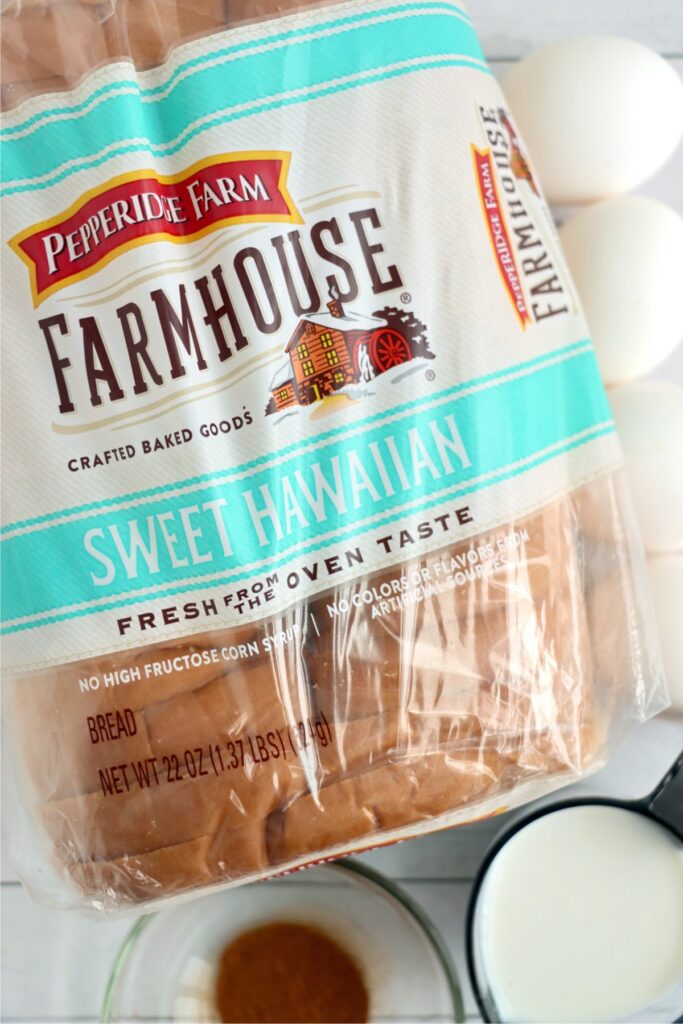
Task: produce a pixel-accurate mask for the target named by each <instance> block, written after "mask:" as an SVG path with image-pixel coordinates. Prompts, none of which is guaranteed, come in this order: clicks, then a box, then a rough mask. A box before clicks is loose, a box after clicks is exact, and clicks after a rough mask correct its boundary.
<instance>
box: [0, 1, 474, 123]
mask: <svg viewBox="0 0 683 1024" xmlns="http://www.w3.org/2000/svg"><path fill="white" fill-rule="evenodd" d="M425 7H429V8H431V9H432V10H442V11H449V12H450V13H451V14H453V15H454V16H455V17H459V18H461V19H462V20H463V21H464V22H467V23H469V22H470V18H469V16H468V15H467V14H466V13H465V12H464V11H461V10H460V9H459V8H457V7H455V6H454V5H453V4H448V3H425V2H424V0H423V2H422V3H412V4H395V5H394V6H392V7H382V8H377V9H374V10H370V11H362V12H359V13H356V14H350V15H348V16H347V17H345V18H335V19H334V20H333V21H326V22H319V23H316V24H313V25H310V24H309V25H307V26H306V27H305V28H298V29H290V30H289V31H288V32H277V33H275V34H274V35H270V36H263V37H261V36H259V38H258V39H251V40H248V41H247V42H244V43H237V44H236V45H235V46H226V47H223V48H221V49H219V50H212V51H211V52H210V53H205V54H202V55H201V56H199V57H194V58H193V59H192V60H188V61H185V62H184V63H183V64H179V65H178V67H176V68H174V70H173V72H172V74H170V75H169V77H168V78H167V79H165V80H164V81H163V82H162V83H161V84H160V85H156V86H153V87H152V88H149V89H143V88H140V82H139V79H138V78H124V79H120V80H119V81H116V82H110V83H109V84H108V85H103V86H101V87H100V88H99V89H95V90H94V92H92V93H91V94H90V95H89V96H88V97H87V99H84V100H83V101H82V102H81V103H74V104H71V105H69V106H62V107H50V108H48V109H46V110H40V111H38V113H36V114H33V116H32V117H29V118H27V120H25V121H21V122H20V123H19V124H16V125H11V126H10V127H8V128H2V129H0V138H6V137H8V136H12V135H18V134H20V133H21V132H25V131H27V130H28V129H29V128H31V127H32V126H33V125H35V124H38V123H39V122H41V121H46V120H48V118H51V117H58V116H60V115H63V114H70V115H71V116H73V115H75V114H79V113H80V112H81V111H83V110H85V109H86V108H87V107H89V106H90V105H91V104H92V103H94V102H96V101H97V100H98V99H100V98H101V97H102V96H106V95H108V94H109V93H112V92H120V91H122V90H124V89H136V90H138V92H139V94H140V97H141V98H142V99H143V100H153V99H154V98H155V97H156V96H158V95H159V94H160V93H162V92H163V93H166V92H168V93H170V91H171V90H172V89H173V86H174V83H175V82H177V80H178V78H179V77H180V76H181V75H182V74H184V73H185V72H186V71H191V70H193V69H195V68H199V67H201V66H202V65H204V64H207V63H209V61H215V60H219V59H220V58H221V57H230V56H235V55H237V54H239V53H245V52H247V51H249V50H254V49H256V48H261V47H263V46H271V45H276V44H278V43H284V42H288V41H291V40H294V39H297V38H298V37H301V36H304V35H310V34H311V33H312V32H317V31H319V30H321V29H324V30H325V31H330V30H334V29H337V28H342V27H343V26H345V25H354V24H356V23H358V22H363V21H369V20H371V19H376V18H383V17H387V16H389V15H392V14H407V13H410V12H416V13H420V12H422V11H424V9H425Z"/></svg>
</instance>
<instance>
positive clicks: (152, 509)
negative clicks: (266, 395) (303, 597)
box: [2, 350, 611, 620]
mask: <svg viewBox="0 0 683 1024" xmlns="http://www.w3.org/2000/svg"><path fill="white" fill-rule="evenodd" d="M449 415H451V416H453V417H454V418H455V422H456V423H457V427H458V430H459V432H460V435H461V437H462V440H463V442H464V445H465V448H466V451H467V453H468V455H469V458H470V460H471V461H470V465H469V466H463V465H462V464H461V463H460V462H459V461H458V460H457V459H456V458H455V457H454V456H451V464H450V465H449V466H448V467H447V468H443V466H442V459H441V457H440V455H439V451H438V447H437V445H436V443H435V440H434V435H433V433H432V429H433V428H436V429H437V430H438V431H439V432H440V433H441V434H442V435H448V433H449V428H448V420H447V417H448V416H449ZM610 420H611V417H610V412H609V406H608V404H607V400H606V397H605V394H604V391H603V389H602V386H601V384H600V379H599V374H598V372H597V367H596V362H595V357H594V354H593V352H592V351H590V350H589V351H586V352H582V353H579V354H577V355H575V356H574V357H573V358H570V359H567V360H565V361H563V362H559V363H554V364H552V365H549V366H544V367H541V368H539V369H537V370H535V371H533V372H531V373H529V374H528V375H526V376H523V377H516V378H514V379H513V380H507V381H504V382H502V383H499V384H497V385H495V386H491V387H488V388H486V389H483V390H480V391H476V392H474V393H469V394H463V395H461V396H460V397H456V398H454V399H453V400H451V401H448V402H444V403H443V404H442V405H440V406H438V407H436V408H432V409H428V410H422V411H417V410H416V411H415V412H414V413H413V415H412V417H411V418H410V419H408V420H406V421H401V422H400V423H398V424H397V423H393V422H390V423H386V422H385V423H381V424H379V425H378V426H376V427H374V428H373V429H371V430H366V431H364V432H362V433H360V434H357V435H355V436H352V437H346V438H343V439H340V440H338V441H337V443H336V444H334V445H331V446H328V447H327V448H326V449H324V450H323V451H320V450H316V451H315V452H314V453H312V454H311V453H306V454H297V455H295V456H293V457H292V458H290V459H289V460H287V462H285V463H283V464H280V465H278V466H275V467H271V468H266V469H262V470H259V471H257V472H256V473H254V474H253V475H252V476H250V477H249V478H248V479H246V480H227V481H223V482H221V483H215V484H213V485H212V486H211V487H210V488H205V489H202V490H201V491H200V492H199V493H197V492H195V493H194V494H192V493H191V494H184V495H181V496H178V495H176V496H172V497H166V498H162V499H160V500H158V501H155V502H151V503H149V504H147V505H145V506H144V508H142V509H138V510H126V509H118V510H110V511H108V512H103V513H102V514H101V515H99V516H98V517H97V518H96V519H87V520H86V521H82V520H78V519H77V520H71V521H70V522H67V523H57V524H55V525H53V526H51V527H49V528H48V529H44V530H42V531H40V532H37V533H28V534H21V535H18V536H15V537H10V538H8V539H6V540H5V541H4V542H3V547H4V549H5V550H4V554H3V559H2V577H3V594H4V601H3V614H4V618H5V620H11V619H15V618H21V617H24V616H31V615H36V614H39V613H45V612H57V611H59V610H60V609H62V608H65V607H68V606H71V605H74V604H78V603H81V602H86V601H94V600H106V599H109V598H112V597H115V596H117V595H121V594H123V593H128V592H135V591H139V590H147V589H149V588H153V587H155V586H158V584H159V583H162V582H172V581H173V580H178V581H179V582H180V581H182V580H183V579H186V580H189V579H190V578H193V577H197V576H200V575H202V576H208V575H211V574H214V573H216V572H220V571H221V570H225V571H231V570H234V571H239V570H243V569H244V568H245V567H246V566H249V565H253V564H254V563H255V562H257V561H260V560H262V559H264V558H265V557H268V558H269V566H268V571H270V568H271V566H272V565H273V564H275V563H276V562H277V563H278V564H283V561H284V560H286V559H287V558H290V559H291V558H295V559H298V558H299V557H300V555H301V553H300V552H296V553H295V552H294V549H295V548H298V547H299V546H300V545H301V546H302V547H304V548H305V547H306V546H307V545H310V544H311V543H315V542H316V541H317V542H319V544H318V546H322V545H323V544H324V545H327V544H330V543H333V539H328V538H327V537H326V539H325V540H324V541H322V540H321V537H322V536H323V535H327V534H329V533H330V532H333V533H334V534H335V535H336V536H337V539H339V538H340V537H341V536H342V535H347V534H350V535H356V536H357V535H358V532H359V530H362V529H363V527H362V526H361V525H360V524H361V523H362V522H363V521H364V520H366V519H367V518H368V517H370V516H373V515H377V514H378V513H379V514H381V515H391V514H394V515H399V514H400V513H399V510H400V509H401V508H402V507H404V506H405V504H406V499H407V500H408V501H409V502H411V503H412V502H415V501H416V502H421V501H422V502H429V501H430V500H433V494H434V491H435V490H437V489H438V490H443V489H445V488H449V487H460V486H462V485H466V484H468V483H470V484H472V486H473V489H476V488H478V487H479V486H480V485H479V484H477V483H476V480H477V478H479V477H481V476H482V475H484V474H500V473H504V472H506V471H508V470H509V469H510V467H512V466H514V464H516V463H518V462H519V461H520V460H522V459H534V458H538V457H541V458H543V457H548V456H546V455H543V453H545V451H546V449H548V448H550V447H551V446H553V445H558V444H563V443H566V442H567V441H568V440H569V439H572V438H574V437H575V436H576V435H578V434H580V433H582V432H583V431H587V430H591V429H594V428H596V427H598V426H602V425H604V424H605V423H607V422H610ZM413 429H414V430H415V431H416V436H419V439H420V441H421V443H422V445H423V449H424V451H425V452H427V453H428V456H429V458H430V459H431V461H432V463H434V464H435V465H436V466H439V467H441V469H442V472H441V473H440V475H439V478H438V480H437V481H435V480H434V478H433V476H432V475H431V474H430V473H429V472H426V473H423V475H422V479H421V480H419V482H417V483H415V484H414V485H413V486H412V487H411V489H410V491H409V492H406V491H405V490H404V489H403V483H402V480H401V477H400V474H399V473H397V471H396V469H395V468H394V467H392V465H391V464H390V461H389V460H388V459H386V457H385V461H386V469H387V472H388V473H389V476H390V478H391V480H392V485H393V493H390V494H386V493H382V492H385V490H386V489H385V488H384V486H383V481H382V479H381V478H380V476H379V474H378V472H377V469H376V467H375V466H374V463H373V462H372V459H371V457H370V454H369V452H370V448H369V446H370V445H371V444H376V445H378V447H379V449H380V450H381V451H382V452H384V453H386V452H387V451H388V446H387V440H388V439H389V438H391V439H393V442H394V444H395V445H396V448H397V449H398V452H399V455H400V458H401V462H402V463H403V464H404V465H406V466H409V465H410V464H411V458H412V455H411V447H410V445H411V443H412V442H411V431H412V430H413ZM354 457H355V458H356V459H357V460H359V461H360V462H361V463H362V465H363V466H364V468H365V471H366V474H367V476H368V477H369V478H370V479H371V480H372V483H373V484H374V486H375V488H376V489H377V491H379V492H380V493H382V497H381V500H376V499H375V500H373V498H372V496H371V495H370V494H369V493H368V492H367V491H364V492H362V493H360V494H359V495H357V500H355V501H354V500H353V498H354V492H353V490H352V488H351V480H350V475H349V471H348V465H349V460H350V459H351V458H354ZM549 457H555V456H554V455H553V456H549ZM336 459H338V460H339V463H338V464H339V467H340V471H341V480H342V485H343V491H344V495H345V497H346V509H345V510H341V511H338V510H335V509H334V508H333V506H332V504H331V503H330V502H329V501H328V502H326V506H325V518H324V519H323V520H322V522H317V521H315V520H314V519H313V516H312V514H311V513H310V510H308V511H309V518H310V520H311V521H309V522H308V523H305V524H304V523H301V522H299V521H296V522H294V523H293V524H292V528H291V529H290V531H289V532H286V533H285V535H284V536H282V537H280V538H278V537H276V536H275V534H274V531H272V535H271V536H269V538H268V544H267V545H266V546H261V545H260V544H259V538H258V536H257V533H256V531H255V529H254V526H253V523H252V521H251V518H250V515H249V510H248V507H247V503H246V501H245V499H244V492H245V491H247V490H249V491H250V492H251V493H252V495H253V496H254V499H255V500H257V502H258V503H259V504H261V503H262V501H263V492H262V491H261V488H264V487H267V488H268V489H269V492H270V494H271V496H272V499H273V501H274V503H275V505H276V507H277V510H278V514H279V516H280V518H281V520H282V522H283V523H284V522H285V519H286V506H285V503H284V499H283V497H282V494H283V492H282V490H281V484H282V482H283V480H284V478H288V479H290V480H295V479H296V480H297V484H296V487H297V489H299V488H300V480H303V481H305V482H306V483H307V485H308V487H309V490H311V491H314V490H315V482H314V478H313V474H312V465H313V464H314V463H315V464H319V465H320V468H321V471H322V473H323V474H324V476H325V477H326V478H327V479H328V480H331V479H332V478H333V467H334V464H335V463H334V461H333V460H336ZM297 474H299V476H297ZM299 493H300V491H299ZM217 499H222V500H224V501H225V502H226V503H227V504H226V506H225V507H226V511H227V518H226V524H227V526H228V530H229V534H230V538H231V542H232V548H233V551H232V553H231V554H229V555H227V556H226V555H223V554H222V552H221V550H220V540H219V535H218V532H217V531H216V529H215V526H214V525H213V520H212V518H211V517H210V516H209V515H208V514H205V515H204V516H203V518H200V519H195V521H194V523H193V524H192V525H193V526H198V525H199V526H201V527H202V529H203V530H204V533H203V536H202V538H201V539H200V540H199V541H198V542H197V546H198V548H199V549H200V551H202V552H204V551H207V550H210V551H211V552H212V560H211V561H209V562H205V563H203V564H196V565H193V564H191V559H192V554H191V550H190V547H189V545H188V543H187V540H186V538H185V536H184V535H183V534H182V531H181V530H180V528H179V523H180V519H179V510H180V509H182V508H186V507H188V506H191V505H202V504H203V503H204V502H206V501H209V500H211V501H213V500H217ZM443 500H445V499H441V498H439V499H438V501H439V503H442V501H443ZM300 501H301V503H302V507H304V508H305V507H306V505H305V502H304V501H303V498H301V499H300ZM136 513H137V514H136ZM163 513H169V514H171V515H172V516H173V517H175V519H173V520H169V522H170V524H171V528H172V529H173V530H174V531H175V532H176V533H177V535H178V541H177V544H176V549H175V556H176V562H177V561H179V560H183V559H186V560H188V562H189V563H190V564H188V565H186V566H178V565H177V564H176V565H174V564H172V559H171V556H170V554H169V552H168V551H167V550H166V548H165V546H164V545H163V544H162V543H160V544H159V560H158V569H155V568H153V569H150V568H149V567H148V566H146V565H143V564H139V565H138V572H137V574H136V575H135V578H134V579H128V577H127V576H126V574H125V572H124V571H123V569H122V568H121V569H120V571H117V575H116V578H115V579H114V580H113V581H112V582H111V583H109V584H107V585H106V586H104V587H98V586H95V585H94V584H93V583H92V581H91V573H93V572H94V573H95V574H100V573H101V571H102V566H101V565H100V563H99V562H98V561H96V560H95V559H94V558H92V557H91V555H89V554H88V553H87V552H86V549H85V546H84V537H85V534H86V532H87V531H88V530H90V529H93V528H95V529H98V530H101V531H102V533H101V534H100V535H99V537H98V540H97V547H98V549H99V550H101V551H103V552H105V553H106V554H107V555H108V556H109V557H111V558H112V559H113V561H115V562H116V563H117V565H119V563H120V560H119V558H118V556H117V555H116V554H115V552H116V547H115V543H114V540H113V534H114V532H118V535H119V536H120V537H121V539H122V541H123V542H124V543H125V544H127V543H128V540H129V535H130V526H129V524H130V522H131V521H132V520H136V521H137V522H139V525H140V530H141V533H142V535H143V536H144V537H146V538H147V537H148V532H149V524H148V520H147V517H152V516H159V515H162V514H163ZM154 522H156V520H155V521H154ZM288 553H289V554H288ZM259 571H262V570H259ZM211 585H212V586H213V585H214V584H213V583H212V584H211ZM150 596H151V595H149V594H147V595H146V598H149V597H150Z"/></svg>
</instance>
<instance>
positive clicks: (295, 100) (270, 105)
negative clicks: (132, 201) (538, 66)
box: [0, 58, 491, 196]
mask: <svg viewBox="0 0 683 1024" xmlns="http://www.w3.org/2000/svg"><path fill="white" fill-rule="evenodd" d="M456 67H465V68H474V70H476V71H481V72H482V73H485V74H487V75H490V74H491V72H490V71H489V69H488V68H487V67H485V66H483V65H482V66H480V65H479V64H474V63H473V62H471V61H469V60H467V59H462V58H453V59H450V58H449V59H447V60H439V61H430V62H429V63H425V64H413V65H411V66H410V67H407V68H397V69H394V70H392V71H386V72H380V73H379V74H375V75H368V76H366V77H365V78H362V79H358V80H356V81H353V82H345V83H343V84H342V85H334V86H327V87H325V88H322V89H318V90H316V91H313V92H310V93H308V94H307V95H305V96H291V97H286V98H285V99H281V98H278V99H275V100H271V101H269V102H266V103H261V104H259V106H258V108H257V109H252V110H244V111H238V112H237V113H234V114H225V115H224V116H221V117H217V118H214V119H213V121H211V123H207V124H203V125H202V126H201V127H199V128H196V129H194V130H193V131H192V132H191V133H190V134H188V135H186V136H185V137H184V139H183V141H182V142H179V143H178V145H177V146H175V147H174V148H173V149H172V150H169V149H167V150H165V152H164V153H163V154H162V155H164V156H172V155H173V154H174V153H177V152H178V151H179V150H181V149H183V148H184V147H185V146H186V145H187V144H188V142H190V141H191V139H193V138H195V136H197V135H201V133H202V132H205V131H207V130H208V129H209V128H215V127H216V126H217V125H222V124H226V123H228V122H229V121H238V120H241V119H242V118H245V117H251V115H252V114H255V113H256V114H259V113H263V112H264V111H266V110H275V109H276V108H278V107H289V106H296V105H297V104H299V103H308V102H309V101H311V100H316V99H321V98H322V97H325V96H332V95H334V94H335V93H338V92H347V91H348V90H350V89H358V88H361V87H362V86H365V85H373V84H376V83H377V82H382V81H385V80H388V79H391V78H401V77H402V76H403V75H411V74H415V73H416V72H420V71H433V70H435V69H436V68H456ZM140 151H145V152H151V149H150V147H149V146H148V145H147V144H146V143H145V144H141V145H129V146H122V147H119V148H118V149H117V150H116V151H115V152H111V153H108V154H107V155H106V156H101V157H98V158H97V159H93V160H90V161H89V162H86V163H81V164H79V165H78V166H76V167H70V168H68V169H67V170H64V171H61V172H60V173H59V174H56V175H54V176H53V177H51V178H49V179H46V180H45V181H43V182H36V183H35V184H28V185H14V186H12V187H6V188H2V189H0V195H3V196H9V195H13V194H14V193H17V192H37V191H40V190H41V189H45V188H49V187H50V186H51V185H55V184H57V183H58V182H60V181H63V180H64V179H65V178H69V177H70V176H71V175H72V174H74V173H75V172H76V171H83V170H88V169H90V168H92V167H100V166H101V165H102V164H105V163H107V162H108V161H109V160H111V159H112V158H113V157H115V156H121V155H122V154H125V153H136V152H140Z"/></svg>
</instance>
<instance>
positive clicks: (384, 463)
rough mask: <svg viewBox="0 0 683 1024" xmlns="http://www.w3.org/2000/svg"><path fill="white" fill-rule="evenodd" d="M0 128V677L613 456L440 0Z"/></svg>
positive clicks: (135, 83) (586, 347)
mask: <svg viewBox="0 0 683 1024" xmlns="http://www.w3.org/2000/svg"><path fill="white" fill-rule="evenodd" d="M3 133H4V149H5V158H4V161H3V165H4V166H3V170H4V184H3V199H2V203H3V228H2V230H3V274H4V294H5V315H4V323H3V364H4V365H3V375H2V390H3V445H4V452H5V456H4V474H5V480H4V488H3V491H4V494H3V524H4V525H3V533H2V543H3V559H2V571H3V595H4V596H3V631H4V633H5V643H4V650H5V661H6V664H7V665H8V666H9V667H11V668H15V669H21V668H28V667H36V666H39V665H48V664H57V663H61V662H65V661H70V660H76V659H79V658H83V657H86V656H91V655H95V654H98V653H103V652H107V651H115V650H119V649H122V648H124V647H127V646H131V647H133V646H139V645H141V644H145V643H152V642H157V641H159V640H162V639H167V638H169V637H172V636H181V635H185V634H191V633H193V632H197V631H199V630H202V629H206V628H207V627H211V628H216V627H218V626H221V627H223V626H232V625H238V624H239V623H240V622H242V621H249V620H254V619H257V618H262V617H264V616H268V615H274V614H277V613H278V612H281V611H283V610H284V609H286V608H287V607H289V606H291V605H292V604H293V603H296V602H300V601H303V600H305V599H307V598H308V597H310V596H311V595H312V594H315V593H318V592H320V591H322V590H325V589H329V588H331V587H333V586H334V585H335V584H339V583H342V582H343V581H345V580H349V579H352V578H354V577H355V576H357V575H359V574H360V573H364V574H367V573H370V572H371V571H374V570H376V569H380V568H383V567H386V566H389V565H393V564H396V563H398V562H401V561H404V560H406V559H408V558H411V557H414V556H417V555H420V554H423V553H424V552H426V551H429V550H437V549H439V548H444V547H447V546H449V545H451V546H452V545H453V544H455V543H457V542H458V541H461V540H464V539H465V538H467V537H469V536H472V535H474V534H477V533H481V532H483V531H484V530H487V529H490V528H492V527H495V526H498V525H500V524H504V523H506V522H509V521H511V520H512V519H514V518H515V517H519V516H521V515H523V514H525V513H527V512H530V511H532V510H533V509H535V508H538V507H540V506H542V505H543V504H545V503H547V502H548V501H550V500H552V499H553V498H554V497H556V496H558V495H560V494H563V493H567V492H568V491H570V490H571V489H573V488H575V487H577V486H578V485H580V483H581V482H582V481H584V480H587V479H589V478H590V477H592V476H594V475H596V474H597V473H599V472H602V471H604V470H606V469H608V468H611V467H612V466H613V465H614V464H615V462H616V461H617V460H618V452H617V449H616V443H615V440H614V433H613V426H612V423H611V419H610V414H609V409H608V406H607V402H606V399H605V396H604V393H603V391H602V387H601V385H600V381H599V377H598V374H597V370H596V365H595V359H594V355H593V352H592V348H591V345H590V342H589V341H588V339H587V336H586V328H585V324H584V322H583V320H582V318H581V315H580V313H579V312H578V310H577V302H576V297H575V293H574V291H573V287H572V284H571V281H570V279H569V276H568V273H567V269H566V267H565V264H564V262H563V259H562V256H561V253H560V252H559V249H558V246H557V241H556V237H555V233H554V229H553V226H552V223H551V221H550V218H549V215H548V213H547V210H546V208H545V206H544V204H543V201H542V199H541V197H540V196H539V191H538V185H537V182H536V179H535V177H534V173H533V168H532V166H531V165H530V163H529V159H528V157H527V154H526V153H525V150H524V146H523V142H522V141H521V140H520V139H519V137H518V135H517V133H516V130H515V127H514V125H513V123H512V121H511V119H510V115H509V113H508V112H507V111H506V108H505V103H504V100H503V97H502V95H501V92H500V89H499V87H498V85H497V83H496V82H495V80H494V79H493V77H492V76H491V74H490V72H489V70H488V69H487V67H486V64H485V62H484V60H483V57H482V55H481V52H480V50H479V46H478V43H477V40H476V36H475V34H474V31H473V29H472V25H471V22H470V19H469V16H468V15H467V14H466V12H465V11H464V10H463V8H461V7H460V6H458V5H455V4H452V3H434V4H432V3H426V2H417V3H409V4H391V3H387V2H386V0H385V2H379V0H373V2H371V3H363V4H356V3H354V4H346V5H340V6H336V7H333V8H326V9H324V10H318V11H314V12H309V13H303V14H296V15H292V16H288V17H285V18H279V19H277V20H274V21H271V22H268V23H260V24H258V25H253V26H248V27H245V28H241V29H238V30H232V31H228V32H224V33H220V34H217V35H213V36H211V37H209V38H207V39H203V40H200V41H198V42H194V43H191V44H188V45H185V46H182V47H180V48H179V49H178V50H176V51H175V52H174V54H173V55H172V57H171V58H170V60H169V61H168V62H167V64H166V65H164V67H163V68H161V69H158V70H154V71H150V72H145V73H136V72H135V71H134V69H133V67H132V65H130V64H128V63H120V64H116V65H109V66H107V67H105V68H102V69H100V70H98V71H96V72H94V73H93V74H92V75H91V76H89V77H88V78H87V79H86V80H85V81H84V82H83V83H82V84H81V85H80V86H79V87H78V88H77V89H76V90H75V91H74V92H72V93H69V94H68V95H65V94H60V95H52V96H45V97H41V98H39V99H34V100H30V101H28V102H27V103H25V104H23V105H22V106H21V107H20V108H19V109H18V110H17V111H14V112H12V113H10V114H8V115H7V116H6V117H5V120H4V128H3Z"/></svg>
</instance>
